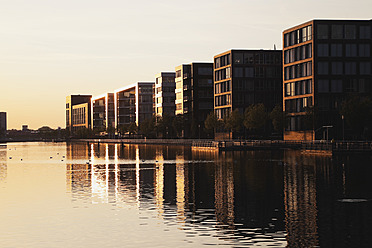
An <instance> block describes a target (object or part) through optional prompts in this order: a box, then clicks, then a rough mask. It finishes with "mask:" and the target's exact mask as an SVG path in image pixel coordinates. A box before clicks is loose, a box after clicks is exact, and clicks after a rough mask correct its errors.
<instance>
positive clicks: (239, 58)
mask: <svg viewBox="0 0 372 248" xmlns="http://www.w3.org/2000/svg"><path fill="white" fill-rule="evenodd" d="M281 56H282V52H281V50H229V51H227V52H224V53H221V54H218V55H216V56H214V111H215V114H216V116H217V118H218V119H224V118H226V117H227V116H229V115H230V113H231V112H232V111H234V110H235V109H238V110H239V112H240V113H241V114H243V113H244V111H245V109H246V108H247V107H248V106H249V105H252V104H258V103H263V104H264V106H265V108H266V110H267V111H271V110H272V109H273V108H274V107H275V105H277V104H281V102H282V91H283V89H282V74H281V70H282V69H281V68H282V64H281ZM229 136H230V135H229V133H228V131H226V132H221V133H219V134H216V138H227V137H229Z"/></svg>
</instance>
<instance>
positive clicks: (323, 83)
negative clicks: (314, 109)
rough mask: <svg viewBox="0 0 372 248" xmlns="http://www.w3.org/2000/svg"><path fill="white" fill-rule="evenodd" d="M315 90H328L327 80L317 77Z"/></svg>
mask: <svg viewBox="0 0 372 248" xmlns="http://www.w3.org/2000/svg"><path fill="white" fill-rule="evenodd" d="M317 90H318V92H319V93H327V92H329V81H328V80H324V79H319V80H318V84H317Z"/></svg>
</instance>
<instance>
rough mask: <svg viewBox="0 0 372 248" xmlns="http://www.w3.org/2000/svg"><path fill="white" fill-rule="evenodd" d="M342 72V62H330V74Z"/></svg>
mask: <svg viewBox="0 0 372 248" xmlns="http://www.w3.org/2000/svg"><path fill="white" fill-rule="evenodd" d="M342 73H343V72H342V62H332V75H341V74H342Z"/></svg>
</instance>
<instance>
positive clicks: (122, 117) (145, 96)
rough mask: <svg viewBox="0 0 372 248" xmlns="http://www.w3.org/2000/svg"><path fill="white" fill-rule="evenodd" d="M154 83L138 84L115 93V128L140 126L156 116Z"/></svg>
mask: <svg viewBox="0 0 372 248" xmlns="http://www.w3.org/2000/svg"><path fill="white" fill-rule="evenodd" d="M154 85H155V83H154V82H137V83H135V84H132V85H129V86H126V87H123V88H120V89H117V90H115V91H114V98H115V127H116V128H118V127H120V126H121V125H129V124H131V123H136V124H137V125H139V124H140V123H142V122H143V121H144V120H146V119H150V118H152V116H153V115H154Z"/></svg>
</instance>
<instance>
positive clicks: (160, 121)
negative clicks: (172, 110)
mask: <svg viewBox="0 0 372 248" xmlns="http://www.w3.org/2000/svg"><path fill="white" fill-rule="evenodd" d="M172 123H173V117H172V116H170V115H167V114H163V116H162V117H157V121H156V130H157V132H158V133H160V134H161V135H162V137H164V138H169V137H172V136H173V126H172Z"/></svg>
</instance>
